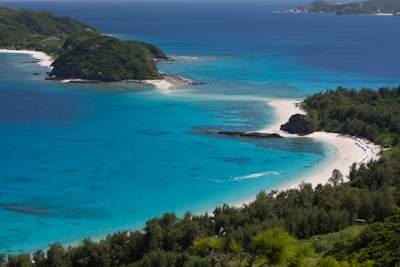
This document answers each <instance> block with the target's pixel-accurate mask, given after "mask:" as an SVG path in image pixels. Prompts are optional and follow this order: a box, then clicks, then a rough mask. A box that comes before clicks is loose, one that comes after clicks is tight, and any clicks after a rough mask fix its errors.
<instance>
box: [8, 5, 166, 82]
mask: <svg viewBox="0 0 400 267" xmlns="http://www.w3.org/2000/svg"><path fill="white" fill-rule="evenodd" d="M0 48H8V49H17V50H20V49H28V50H38V51H43V52H46V53H48V54H50V55H52V56H53V57H54V58H55V59H56V60H55V62H54V65H53V66H54V68H53V72H52V75H53V76H55V78H60V79H63V78H76V79H88V80H101V81H119V80H125V79H155V78H160V76H159V73H158V71H157V69H156V67H155V63H154V59H165V58H166V56H165V54H164V53H163V52H162V51H161V50H160V49H159V48H158V47H156V46H154V45H151V44H146V43H143V42H139V41H121V40H119V39H117V38H114V37H110V36H104V35H101V34H99V33H98V32H96V30H95V29H93V28H92V27H90V26H88V25H86V24H84V23H82V22H79V21H76V20H74V19H71V18H68V17H56V16H54V15H52V14H50V13H44V12H34V11H30V10H16V9H7V8H0Z"/></svg>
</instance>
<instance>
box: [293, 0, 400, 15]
mask: <svg viewBox="0 0 400 267" xmlns="http://www.w3.org/2000/svg"><path fill="white" fill-rule="evenodd" d="M297 10H300V11H302V12H325V13H336V14H338V15H351V14H376V13H392V14H397V13H399V14H400V1H399V0H366V1H360V2H358V1H355V2H350V3H342V4H338V3H333V2H328V1H322V0H316V1H314V2H312V3H311V4H309V5H306V6H302V7H298V8H297Z"/></svg>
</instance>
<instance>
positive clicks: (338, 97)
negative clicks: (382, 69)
mask: <svg viewBox="0 0 400 267" xmlns="http://www.w3.org/2000/svg"><path fill="white" fill-rule="evenodd" d="M303 108H304V109H305V110H306V111H307V117H308V119H309V121H310V122H311V123H312V124H313V126H314V128H315V129H317V130H325V131H328V132H337V133H345V134H350V135H354V136H359V137H364V138H367V139H369V140H371V141H373V142H375V143H377V144H380V145H382V146H385V147H390V146H395V145H397V144H399V142H400V87H399V88H393V89H390V88H380V89H379V90H377V91H375V90H370V89H362V90H359V91H356V90H347V89H344V88H338V89H336V90H332V91H327V92H324V93H319V94H315V95H312V96H310V97H307V98H306V99H305V101H304V103H303Z"/></svg>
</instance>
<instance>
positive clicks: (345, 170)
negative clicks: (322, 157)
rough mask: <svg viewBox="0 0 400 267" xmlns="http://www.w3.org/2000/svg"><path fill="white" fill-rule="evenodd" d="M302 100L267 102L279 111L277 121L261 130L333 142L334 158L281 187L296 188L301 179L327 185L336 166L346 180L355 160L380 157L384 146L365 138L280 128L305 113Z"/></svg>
mask: <svg viewBox="0 0 400 267" xmlns="http://www.w3.org/2000/svg"><path fill="white" fill-rule="evenodd" d="M299 103H300V101H299V100H291V99H273V100H271V101H268V102H267V105H268V106H270V107H272V108H273V109H274V111H275V113H276V121H275V122H274V123H273V124H272V125H269V126H268V127H266V128H264V129H261V130H260V132H265V133H271V132H274V133H279V134H281V135H283V136H285V137H293V138H312V139H314V140H315V141H318V142H322V143H326V144H328V145H330V146H331V147H332V148H333V151H334V155H333V159H332V160H329V161H327V162H326V163H325V164H322V165H321V166H319V167H317V168H315V169H313V170H312V171H311V172H310V173H308V174H307V175H305V176H304V177H299V179H297V181H296V184H293V183H292V184H288V185H285V186H283V187H282V188H280V189H281V190H282V189H288V188H293V187H296V186H297V185H298V184H299V182H302V181H304V182H307V183H311V184H312V185H313V186H314V187H315V186H317V185H318V184H326V183H327V182H328V179H329V178H330V177H331V175H332V172H333V170H335V169H338V170H339V171H340V172H341V173H342V174H343V176H344V177H345V179H347V177H348V175H349V173H350V167H351V166H352V165H353V163H356V164H357V165H358V166H359V165H360V164H362V163H368V162H369V161H371V160H377V159H379V157H380V152H381V151H382V148H381V147H380V146H379V145H376V144H373V143H372V142H370V141H368V140H366V139H362V138H357V137H354V136H348V135H343V134H337V133H328V132H314V133H312V134H310V135H307V136H301V137H300V136H296V135H292V134H289V133H286V132H284V131H282V130H280V125H282V124H284V123H286V122H287V121H288V120H289V118H290V116H291V115H293V114H297V113H299V114H305V112H304V111H303V110H301V109H300V107H299V106H298V104H299Z"/></svg>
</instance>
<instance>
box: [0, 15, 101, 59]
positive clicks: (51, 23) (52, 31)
mask: <svg viewBox="0 0 400 267" xmlns="http://www.w3.org/2000/svg"><path fill="white" fill-rule="evenodd" d="M86 32H95V29H93V28H92V27H90V26H88V25H86V24H85V23H82V22H79V21H77V20H74V19H71V18H68V17H56V16H54V15H52V14H51V13H44V12H34V11H30V10H24V9H22V10H16V9H8V8H0V47H2V48H9V49H32V50H38V51H43V52H46V53H48V54H51V55H57V54H58V53H59V52H60V49H61V48H62V46H63V43H64V41H65V40H66V39H67V38H68V37H69V35H70V34H73V33H86Z"/></svg>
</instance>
